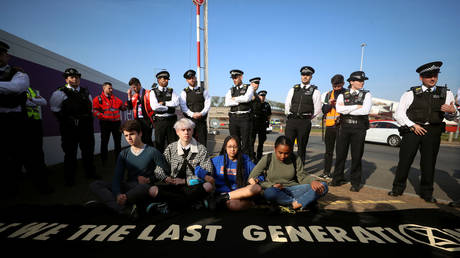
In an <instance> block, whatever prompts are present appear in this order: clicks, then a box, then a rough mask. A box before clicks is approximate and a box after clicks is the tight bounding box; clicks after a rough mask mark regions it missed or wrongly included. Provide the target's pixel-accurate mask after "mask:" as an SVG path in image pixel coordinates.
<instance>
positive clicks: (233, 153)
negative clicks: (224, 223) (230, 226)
mask: <svg viewBox="0 0 460 258" xmlns="http://www.w3.org/2000/svg"><path fill="white" fill-rule="evenodd" d="M239 142H240V141H239V139H238V137H237V136H227V138H225V141H224V144H223V145H222V150H221V151H220V153H219V156H217V157H214V158H212V159H211V161H212V164H213V165H214V171H213V174H212V176H213V177H214V179H215V186H216V190H215V192H216V193H217V194H219V195H218V196H217V198H216V204H217V205H219V204H225V206H226V207H227V208H228V209H229V210H234V211H236V210H245V209H249V208H251V207H252V206H254V202H253V201H252V200H251V197H253V196H256V195H258V194H259V193H260V192H261V191H262V188H261V187H260V185H258V184H257V183H256V181H255V180H251V182H250V183H251V184H248V179H249V173H250V172H251V170H252V169H253V168H254V163H252V161H251V159H250V158H249V156H248V155H246V154H243V152H242V151H241V148H240V146H239Z"/></svg>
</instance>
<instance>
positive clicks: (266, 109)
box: [252, 90, 272, 161]
mask: <svg viewBox="0 0 460 258" xmlns="http://www.w3.org/2000/svg"><path fill="white" fill-rule="evenodd" d="M266 95H267V91H265V90H262V91H259V93H258V94H257V98H259V101H258V102H254V103H255V104H254V105H253V107H254V127H253V129H252V139H253V140H254V141H255V139H256V136H258V137H259V138H258V141H259V143H258V144H259V145H258V146H257V153H256V157H255V158H256V161H259V160H260V159H261V158H262V153H263V150H264V142H265V140H267V127H268V125H269V123H270V116H271V115H272V109H271V107H270V104H268V102H266V101H265V96H266ZM253 144H254V142H253Z"/></svg>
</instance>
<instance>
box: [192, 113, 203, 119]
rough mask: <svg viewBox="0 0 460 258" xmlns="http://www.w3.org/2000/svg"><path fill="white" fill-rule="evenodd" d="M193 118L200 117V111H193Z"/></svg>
mask: <svg viewBox="0 0 460 258" xmlns="http://www.w3.org/2000/svg"><path fill="white" fill-rule="evenodd" d="M192 117H193V118H194V119H200V118H201V117H202V115H201V113H198V112H196V113H193V116H192Z"/></svg>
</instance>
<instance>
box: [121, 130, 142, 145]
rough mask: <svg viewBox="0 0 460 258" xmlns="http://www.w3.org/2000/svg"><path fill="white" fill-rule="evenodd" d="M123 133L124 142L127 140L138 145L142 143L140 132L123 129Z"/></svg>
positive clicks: (130, 143)
mask: <svg viewBox="0 0 460 258" xmlns="http://www.w3.org/2000/svg"><path fill="white" fill-rule="evenodd" d="M123 135H124V136H125V139H126V142H128V144H129V145H131V146H133V145H139V144H140V143H142V140H141V137H142V132H139V133H138V132H136V131H131V132H129V131H123Z"/></svg>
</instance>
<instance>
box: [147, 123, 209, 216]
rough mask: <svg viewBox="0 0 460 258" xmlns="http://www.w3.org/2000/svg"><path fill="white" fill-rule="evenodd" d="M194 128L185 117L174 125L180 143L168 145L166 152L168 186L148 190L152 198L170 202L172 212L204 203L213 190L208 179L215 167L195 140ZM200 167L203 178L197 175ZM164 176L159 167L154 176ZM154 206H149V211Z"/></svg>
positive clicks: (206, 152) (193, 124)
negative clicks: (196, 172)
mask: <svg viewBox="0 0 460 258" xmlns="http://www.w3.org/2000/svg"><path fill="white" fill-rule="evenodd" d="M194 128H195V123H193V122H192V121H191V120H190V119H187V118H182V119H180V120H178V121H177V122H176V123H175V124H174V129H175V130H176V134H177V135H178V136H179V141H176V142H173V143H171V144H169V145H168V147H166V149H165V151H164V153H163V154H164V157H165V159H166V161H167V162H168V163H169V169H168V171H170V174H169V175H168V177H166V178H165V179H164V183H165V184H158V185H157V187H158V189H155V188H153V187H152V188H151V189H150V190H149V194H150V196H151V197H153V198H156V199H158V200H163V201H166V202H168V204H169V206H171V208H172V209H182V208H186V207H190V206H193V205H194V204H196V203H197V202H201V201H204V199H205V198H206V197H208V196H209V193H211V192H212V191H213V190H214V179H213V178H212V177H211V176H209V175H210V174H211V171H212V164H211V161H210V159H209V156H208V151H207V149H206V147H205V146H204V145H202V144H200V143H198V142H197V141H196V140H195V139H194V138H193V137H192V135H193V129H194ZM197 167H199V168H200V169H201V171H203V170H204V171H206V173H205V176H203V179H201V178H200V177H198V176H197V175H196V174H195V170H196V168H197ZM163 173H164V169H163V168H162V167H160V166H157V167H156V170H155V174H163ZM157 190H158V191H157ZM152 205H157V203H152ZM152 205H149V206H148V207H147V212H149V210H150V208H151V206H152Z"/></svg>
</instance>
